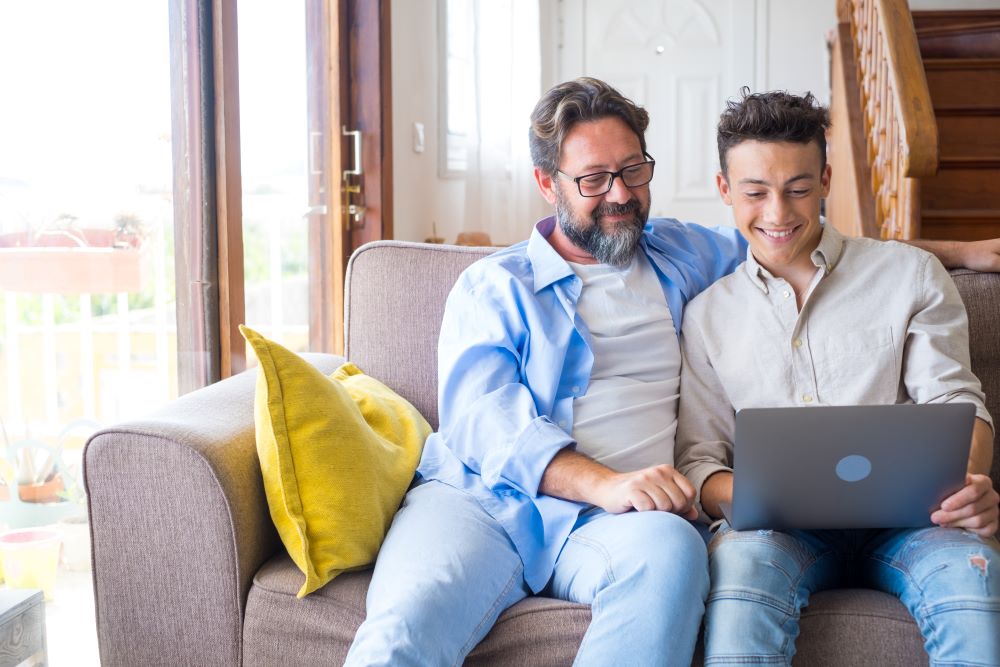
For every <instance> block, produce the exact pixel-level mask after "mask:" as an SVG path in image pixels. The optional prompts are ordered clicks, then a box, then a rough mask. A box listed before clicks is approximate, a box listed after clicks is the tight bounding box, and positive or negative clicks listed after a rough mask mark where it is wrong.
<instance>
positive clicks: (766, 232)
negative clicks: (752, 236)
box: [755, 224, 802, 243]
mask: <svg viewBox="0 0 1000 667" xmlns="http://www.w3.org/2000/svg"><path fill="white" fill-rule="evenodd" d="M755 229H756V230H757V231H758V232H760V234H761V235H762V236H763V237H764V238H766V239H768V240H769V241H771V242H773V243H787V242H788V241H790V240H791V238H792V237H793V236H794V235H795V234H796V232H798V231H799V230H800V229H802V225H801V224H799V225H795V226H794V227H788V228H785V229H765V228H763V227H756V228H755Z"/></svg>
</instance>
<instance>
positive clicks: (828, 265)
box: [826, 264, 833, 273]
mask: <svg viewBox="0 0 1000 667" xmlns="http://www.w3.org/2000/svg"><path fill="white" fill-rule="evenodd" d="M831 271H833V264H827V265H826V272H827V273H830V272H831Z"/></svg>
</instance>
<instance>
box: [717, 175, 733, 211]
mask: <svg viewBox="0 0 1000 667" xmlns="http://www.w3.org/2000/svg"><path fill="white" fill-rule="evenodd" d="M715 187H717V188H719V196H720V197H722V201H723V202H725V204H726V206H732V205H733V198H732V191H730V189H729V180H728V179H726V175H725V174H723V173H722V172H721V171H720V172H719V173H717V174H716V175H715Z"/></svg>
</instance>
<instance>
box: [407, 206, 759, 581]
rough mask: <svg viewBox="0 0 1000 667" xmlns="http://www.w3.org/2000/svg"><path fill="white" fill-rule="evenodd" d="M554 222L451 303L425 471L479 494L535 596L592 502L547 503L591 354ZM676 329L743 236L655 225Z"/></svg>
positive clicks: (576, 282) (646, 243)
mask: <svg viewBox="0 0 1000 667" xmlns="http://www.w3.org/2000/svg"><path fill="white" fill-rule="evenodd" d="M554 226H555V220H554V218H551V217H549V218H546V219H544V220H542V221H541V222H539V223H538V224H537V225H536V226H535V229H534V230H533V231H532V234H531V237H530V238H529V239H528V240H527V241H524V242H521V243H519V244H517V245H514V246H511V247H510V248H507V249H505V250H501V251H499V252H497V253H496V254H493V255H490V256H489V257H486V258H484V259H481V260H480V261H478V262H476V263H474V264H472V265H471V266H470V267H469V268H468V269H466V270H465V271H464V272H463V273H462V275H461V276H460V277H459V279H458V282H457V283H456V284H455V287H454V288H453V289H452V291H451V294H450V295H449V296H448V301H447V304H446V306H445V312H444V319H443V321H442V324H441V337H440V340H439V344H438V405H439V410H440V428H439V431H438V432H437V433H434V434H432V435H431V436H430V437H429V438H428V440H427V443H426V444H425V445H424V452H423V456H422V458H421V461H420V466H419V468H418V472H419V473H420V475H421V476H422V477H423V478H424V479H436V480H440V481H442V482H444V483H446V484H449V485H451V486H453V487H455V488H458V489H461V490H463V491H465V492H467V493H470V494H472V495H473V496H474V497H475V498H476V499H477V500H478V501H479V503H480V504H481V505H482V506H483V508H484V509H485V510H486V511H487V512H488V513H489V514H490V515H491V516H493V518H494V519H496V520H497V521H498V522H499V523H500V524H501V525H502V526H503V527H504V529H505V530H506V531H507V534H508V536H509V537H510V539H511V541H512V542H513V543H514V546H515V547H516V548H517V551H518V554H519V555H520V557H521V561H522V563H523V564H524V578H525V581H526V582H527V584H528V585H529V586H530V587H531V589H532V590H533V591H535V592H538V591H540V590H541V589H542V588H543V587H544V586H545V584H546V583H547V582H548V580H549V577H551V575H552V569H553V567H554V565H555V561H556V558H557V557H558V555H559V551H560V549H562V546H563V544H564V542H565V541H566V538H567V537H568V536H569V533H570V531H571V530H572V528H573V525H574V523H575V522H576V520H577V516H578V515H579V513H580V510H581V509H583V508H584V507H585V506H584V505H581V504H579V503H573V502H570V501H567V500H562V499H560V498H555V497H552V496H546V495H540V494H539V493H538V485H539V484H540V483H541V479H542V474H543V473H544V472H545V469H546V467H547V466H548V465H549V462H550V461H551V460H552V457H553V456H555V455H556V453H557V452H558V451H559V450H560V449H562V448H563V447H567V446H573V445H574V444H575V442H574V440H573V439H572V437H570V433H571V432H572V430H573V399H574V398H576V397H577V396H582V395H583V394H585V393H586V391H587V386H588V384H589V381H590V372H591V369H592V367H593V363H594V355H593V352H592V351H591V346H590V334H589V332H588V331H587V327H586V325H585V323H584V322H583V321H582V320H581V319H580V318H579V317H578V316H577V312H576V304H577V299H579V297H580V290H581V283H580V279H579V278H578V277H577V276H576V274H575V273H573V270H572V268H570V266H569V264H567V263H566V260H564V259H563V258H562V257H561V256H560V255H559V254H558V253H557V252H556V251H555V250H554V249H553V248H552V246H551V245H549V242H548V240H547V237H548V236H549V234H551V233H552V230H553V229H554ZM640 245H641V248H642V251H643V252H644V253H645V254H646V256H647V257H648V258H649V260H650V262H651V264H652V266H653V267H654V268H655V270H656V273H657V275H658V277H659V279H660V283H661V285H662V287H663V294H664V296H665V297H666V301H667V307H668V308H669V309H670V315H671V317H672V318H673V321H674V327H675V328H676V329H677V332H678V334H679V333H680V326H681V311H682V310H683V308H684V304H686V303H687V302H688V301H690V300H691V299H693V298H694V297H695V295H697V294H698V293H699V292H701V291H702V290H703V289H705V288H706V287H708V286H709V285H710V284H712V283H713V282H714V281H716V280H717V279H719V278H721V277H722V276H724V275H727V274H729V273H731V272H732V271H733V269H735V268H736V266H737V265H739V264H740V263H741V262H742V261H743V259H744V257H745V256H746V249H747V246H746V242H745V241H744V240H743V238H742V237H741V236H740V235H739V233H738V232H737V231H736V229H732V228H719V229H707V228H705V227H700V226H698V225H692V224H684V223H680V222H678V221H676V220H671V219H654V220H650V221H649V222H648V223H647V225H646V229H645V230H644V233H643V237H642V240H641V244H640Z"/></svg>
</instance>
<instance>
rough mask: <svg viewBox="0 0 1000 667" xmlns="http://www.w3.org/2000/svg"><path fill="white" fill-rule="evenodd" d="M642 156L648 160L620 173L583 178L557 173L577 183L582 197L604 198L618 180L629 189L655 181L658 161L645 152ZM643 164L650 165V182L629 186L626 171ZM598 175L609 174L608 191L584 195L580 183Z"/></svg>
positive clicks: (590, 174)
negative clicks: (654, 176) (626, 180)
mask: <svg viewBox="0 0 1000 667" xmlns="http://www.w3.org/2000/svg"><path fill="white" fill-rule="evenodd" d="M642 155H643V157H645V158H646V159H645V160H643V161H642V162H634V163H632V164H627V165H625V166H624V167H622V168H621V169H619V170H618V171H592V172H590V173H589V174H584V175H583V176H570V175H569V174H567V173H566V172H565V171H560V170H559V169H556V173H557V174H559V175H560V176H563V177H565V178H568V179H569V180H571V181H573V182H574V183H576V191H577V192H579V193H580V196H581V197H603V196H604V195H606V194H608V193H609V192H611V188H613V187H615V179H616V178H620V179H622V183H625V187H627V188H640V187H642V186H643V185H646V184H648V183H649V182H650V181H652V180H653V172H654V171H655V170H656V160H654V159H653V156H652V155H650V154H649V153H647V152H645V151H643V153H642ZM641 164H648V165H650V168H649V181H645V182H644V183H636V184H635V185H629V184H628V183H626V182H625V177H624V173H625V170H626V169H632V168H633V167H638V166H639V165H641ZM598 174H607V175H608V176H610V177H611V178H609V179H608V189H607V190H605V191H604V192H598V193H597V194H592V195H585V194H583V186H582V185H580V181H582V180H583V179H585V178H590V177H591V176H597V175H598Z"/></svg>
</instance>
